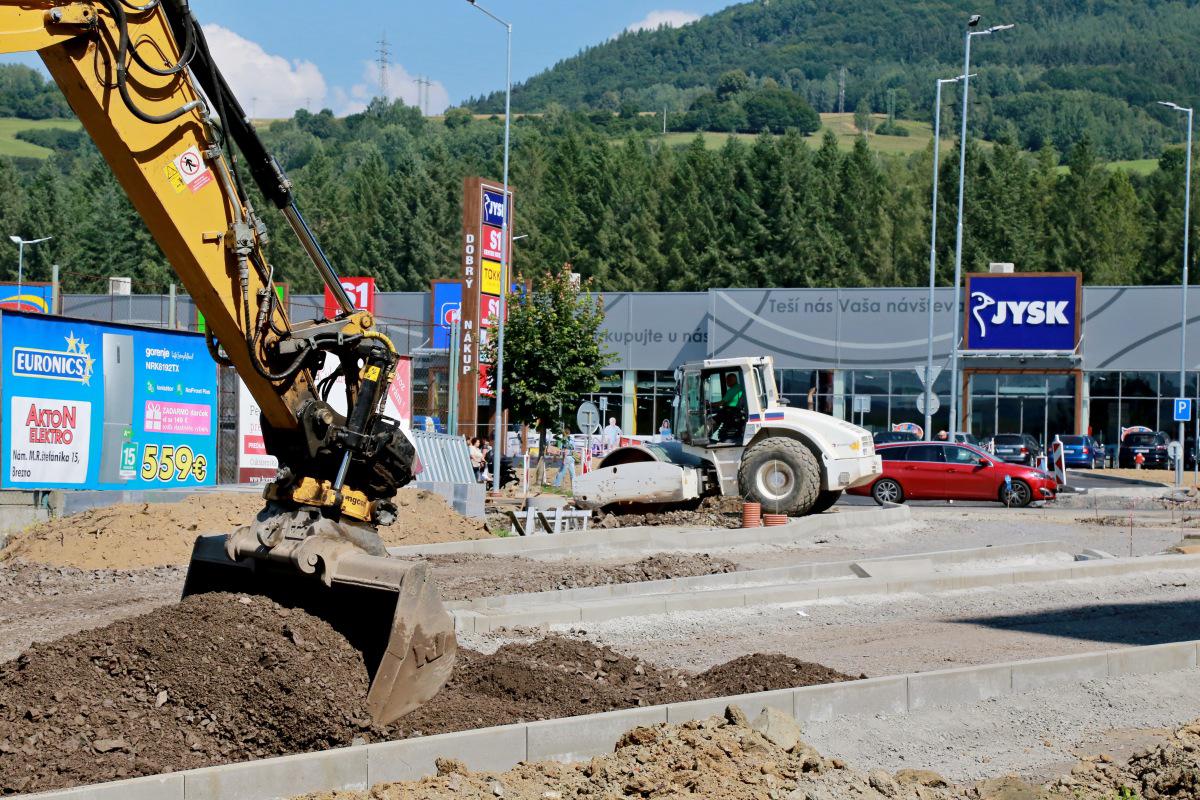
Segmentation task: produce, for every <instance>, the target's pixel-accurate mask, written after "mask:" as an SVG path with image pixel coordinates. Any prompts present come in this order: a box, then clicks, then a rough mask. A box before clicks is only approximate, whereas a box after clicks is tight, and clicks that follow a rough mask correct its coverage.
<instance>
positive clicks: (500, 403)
mask: <svg viewBox="0 0 1200 800" xmlns="http://www.w3.org/2000/svg"><path fill="white" fill-rule="evenodd" d="M467 2H468V3H470V4H471V5H473V6H475V7H476V8H478V9H479V10H480V11H482V12H483V13H484V14H487V15H488V16H489V17H491V18H492V19H494V20H495V21H496V22H498V23H500V24H501V25H503V26H504V33H505V36H506V38H507V46H508V53H507V68H506V73H505V78H504V223H503V225H502V227H501V231H500V238H501V241H502V242H503V244H502V245H501V250H500V319H499V320H497V322H496V328H497V330H496V440H495V444H494V445H493V449H492V491H494V492H499V491H500V456H501V454H503V452H504V444H505V436H504V434H505V431H504V318H505V317H506V316H508V288H509V279H508V257H509V254H508V250H509V241H508V226H509V220H510V217H511V216H512V202H511V198H510V197H509V193H508V155H509V148H510V146H511V143H512V23H511V22H508V21H506V20H503V19H500V17H497V16H496V15H495V14H493V13H492V12H490V11H488V10H487V9H486V8H484V7H483V6H481V5H479V3H477V2H476V0H467Z"/></svg>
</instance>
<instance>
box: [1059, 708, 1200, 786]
mask: <svg viewBox="0 0 1200 800" xmlns="http://www.w3.org/2000/svg"><path fill="white" fill-rule="evenodd" d="M1046 788H1047V789H1048V790H1049V791H1050V793H1051V794H1052V795H1054V796H1056V797H1057V796H1062V797H1070V798H1079V800H1092V799H1093V798H1095V799H1096V800H1099V798H1113V797H1145V798H1154V799H1156V800H1157V798H1173V797H1177V798H1188V800H1192V798H1196V797H1200V721H1197V722H1193V723H1192V724H1190V725H1185V726H1184V727H1182V728H1180V729H1179V730H1177V731H1175V733H1174V735H1173V736H1171V737H1170V738H1169V739H1168V740H1167V741H1165V742H1162V743H1161V744H1158V745H1155V746H1154V747H1151V748H1147V749H1144V750H1141V751H1139V752H1137V753H1134V754H1133V755H1132V756H1131V757H1130V758H1129V760H1128V761H1126V762H1125V763H1119V762H1115V761H1114V760H1113V759H1112V758H1110V757H1108V756H1104V755H1101V756H1098V757H1096V758H1089V759H1086V760H1084V761H1081V762H1080V763H1079V764H1077V765H1076V766H1075V768H1074V769H1072V770H1071V774H1070V775H1066V776H1063V777H1062V778H1059V779H1058V780H1057V781H1054V782H1053V783H1051V784H1049V785H1048V786H1047V787H1046Z"/></svg>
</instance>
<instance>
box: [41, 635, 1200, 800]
mask: <svg viewBox="0 0 1200 800" xmlns="http://www.w3.org/2000/svg"><path fill="white" fill-rule="evenodd" d="M1198 655H1200V641H1190V642H1176V643H1171V644H1159V645H1150V646H1148V647H1131V648H1127V649H1122V650H1106V651H1099V652H1092V653H1080V654H1076V655H1069V656H1060V657H1057V658H1042V659H1036V660H1033V661H1014V662H1009V663H1005V664H985V665H982V666H977V667H965V668H961V669H949V670H940V671H937V672H921V673H915V674H911V675H895V676H888V677H882V678H872V679H868V680H861V681H850V682H847V683H835V684H823V685H820V686H808V687H805V688H802V689H782V690H779V691H774V692H759V693H757V694H749V695H738V696H735V697H719V698H713V699H710V700H698V701H694V702H688V703H672V704H670V705H665V706H652V707H650V708H632V709H627V710H623V711H612V712H609V713H606V714H593V715H590V716H585V717H568V718H565V719H556V720H546V721H544V722H531V723H525V724H520V725H506V726H503V727H499V728H483V729H480V730H474V731H465V732H462V733H450V734H444V735H440V736H428V737H423V738H416V739H404V740H401V741H396V742H383V743H380V744H372V745H362V746H358V747H343V748H338V749H334V750H326V751H322V752H318V753H305V754H302V755H295V756H284V757H282V758H270V759H264V760H262V761H248V762H243V763H240V764H228V765H224V766H217V767H206V768H204V769H197V770H189V771H186V772H176V773H170V774H167V775H154V776H150V777H145V778H134V779H132V780H125V781H118V782H115V783H101V784H94V785H91V786H80V787H77V788H74V789H66V790H63V791H57V792H45V793H42V794H37V795H24V797H27V798H36V799H37V800H85V798H86V800H143V799H144V800H210V798H220V800H286V798H291V797H295V796H296V795H299V794H304V793H307V792H313V793H315V792H331V791H337V790H353V789H364V788H366V787H369V786H373V785H375V784H377V783H381V782H386V781H402V780H415V779H419V778H422V777H424V776H426V775H431V774H434V773H435V772H436V768H435V766H434V759H435V758H438V757H441V756H448V757H453V758H458V759H461V760H463V761H464V762H465V763H466V764H467V766H468V767H470V768H471V769H475V770H486V771H492V772H499V771H503V770H506V769H510V768H512V767H514V766H516V765H517V764H518V763H520V762H522V761H546V760H556V761H579V760H583V759H587V758H591V757H592V756H597V755H603V754H605V753H609V752H612V749H613V745H614V744H615V742H616V740H617V739H618V738H619V737H620V736H621V734H623V733H624V732H625V731H627V730H629V729H630V728H633V727H637V726H639V725H655V724H659V723H664V722H672V723H678V722H685V721H687V720H691V719H704V718H706V717H710V716H712V715H714V714H719V713H721V712H722V711H723V710H724V709H725V707H726V706H727V705H729V704H731V703H736V704H737V705H739V706H740V707H741V708H742V710H744V711H745V712H746V713H747V714H748V715H749V716H750V717H751V718H753V717H754V716H755V715H757V714H758V712H759V711H760V710H762V709H763V708H766V707H768V706H769V707H773V708H778V709H780V710H782V711H786V712H788V713H790V714H792V715H793V716H794V717H795V718H796V719H797V720H798V721H799V722H801V723H803V722H817V721H826V720H830V719H834V718H837V717H844V716H856V715H859V716H861V715H876V714H904V713H908V712H910V711H916V710H918V709H922V708H928V707H931V706H957V705H963V704H968V703H973V702H977V701H979V700H983V699H987V698H992V697H1000V696H1002V695H1008V694H1018V693H1020V692H1023V691H1029V690H1032V689H1035V688H1039V687H1042V686H1048V685H1053V684H1059V683H1068V682H1081V681H1088V680H1095V679H1099V678H1106V677H1110V678H1111V677H1124V676H1128V675H1145V674H1149V673H1156V672H1173V671H1177V670H1182V669H1188V668H1191V667H1195V666H1196V665H1197V656H1198Z"/></svg>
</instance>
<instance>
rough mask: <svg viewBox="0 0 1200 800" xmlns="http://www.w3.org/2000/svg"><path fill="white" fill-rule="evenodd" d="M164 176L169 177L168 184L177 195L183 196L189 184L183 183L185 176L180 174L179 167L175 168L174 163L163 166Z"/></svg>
mask: <svg viewBox="0 0 1200 800" xmlns="http://www.w3.org/2000/svg"><path fill="white" fill-rule="evenodd" d="M163 174H164V175H166V176H167V183H169V184H171V188H172V189H174V190H175V194H183V190H184V189H186V188H187V184H186V183H184V182H183V176H182V175H180V174H179V167H177V166H175V162H174V161H172V162H170V163H169V164H166V165H164V166H163Z"/></svg>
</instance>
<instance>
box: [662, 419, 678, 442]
mask: <svg viewBox="0 0 1200 800" xmlns="http://www.w3.org/2000/svg"><path fill="white" fill-rule="evenodd" d="M658 435H659V437H660V438H661V439H662V440H663V441H664V442H669V441H671V439H672V438H674V437H672V435H671V420H669V419H664V420H663V421H662V425H659V426H658Z"/></svg>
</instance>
